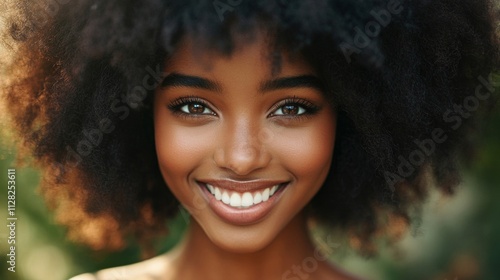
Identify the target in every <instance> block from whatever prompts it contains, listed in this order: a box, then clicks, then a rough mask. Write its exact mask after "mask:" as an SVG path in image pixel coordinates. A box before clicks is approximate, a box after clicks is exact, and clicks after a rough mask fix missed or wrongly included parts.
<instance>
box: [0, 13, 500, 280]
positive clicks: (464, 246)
mask: <svg viewBox="0 0 500 280" xmlns="http://www.w3.org/2000/svg"><path fill="white" fill-rule="evenodd" d="M0 27H1V22H0ZM5 61H6V56H5V54H4V53H3V52H2V50H1V49H0V85H1V84H2V83H1V81H2V77H3V73H5V71H6V69H5V68H4V67H2V65H4V64H3V63H2V62H5ZM499 82H500V81H499ZM497 84H498V83H497ZM498 91H499V90H498V89H497V93H498ZM496 107H497V110H495V111H494V112H493V114H492V116H491V121H490V122H489V123H487V124H484V134H483V135H484V138H483V139H482V141H481V142H480V151H479V154H478V156H477V160H476V161H475V162H474V163H473V164H472V168H470V169H468V170H467V171H466V173H465V174H466V175H465V176H464V181H463V183H462V184H461V185H460V187H459V189H458V191H457V193H456V194H455V195H454V196H452V197H449V198H448V197H443V196H441V195H440V194H439V193H436V192H433V193H432V194H431V196H430V197H429V199H428V201H427V203H426V205H425V206H424V210H423V215H422V218H421V219H420V220H418V221H417V222H418V226H417V227H415V228H414V229H413V230H412V231H411V232H410V234H408V235H407V236H406V237H405V238H404V239H403V240H402V241H401V242H399V243H397V244H396V246H392V247H389V246H384V244H382V246H384V247H383V249H382V250H381V252H380V255H379V256H378V257H376V258H371V259H365V258H362V257H360V256H357V255H356V254H355V253H353V252H352V251H351V250H350V249H349V246H348V244H347V242H345V241H344V240H343V239H338V240H337V241H335V240H334V241H335V242H336V243H335V244H336V245H335V246H334V247H333V248H330V249H332V250H330V251H331V252H332V255H331V258H332V260H333V261H334V262H336V263H337V264H339V265H340V266H341V267H344V268H345V269H347V270H348V271H351V272H352V273H353V274H355V275H359V276H362V277H365V278H366V279H408V280H412V279H415V280H417V279H436V280H445V279H446V280H455V279H456V280H465V279H499V278H498V277H499V275H500V241H499V239H500V218H499V217H500V203H498V201H500V106H499V105H497V106H496ZM7 112H8V108H3V107H1V106H0V129H1V130H0V221H4V223H5V224H7V222H6V221H7V220H6V218H7V197H6V195H7V169H9V168H16V175H17V181H16V216H17V217H18V221H17V227H16V231H17V241H16V245H17V246H16V247H17V252H16V272H15V273H12V272H9V271H8V270H7V267H8V265H7V256H6V254H7V253H8V244H7V237H8V232H7V227H6V226H0V263H1V265H0V279H8V280H60V279H68V278H69V277H71V276H73V275H76V274H80V273H83V272H88V271H96V270H99V269H102V268H106V267H112V266H118V265H124V264H129V263H133V262H137V261H138V260H139V259H140V254H139V250H138V248H137V246H136V245H135V244H133V242H131V244H130V246H128V247H127V248H125V249H124V250H122V251H120V252H116V253H106V252H93V251H90V250H89V249H87V248H85V247H83V246H80V245H78V244H74V243H71V242H69V241H68V240H66V238H65V229H64V228H62V227H60V226H58V225H57V224H55V223H54V220H53V216H52V215H51V213H50V212H49V211H48V210H47V208H46V206H45V204H44V202H43V200H42V198H41V196H40V195H39V194H38V192H37V186H38V182H39V180H40V177H39V176H40V175H39V173H38V172H37V171H36V170H34V169H32V168H29V167H25V166H20V165H19V163H18V162H17V161H16V153H15V150H14V148H13V146H14V145H13V143H12V139H11V136H10V135H11V132H10V131H8V130H7V128H6V125H7V124H6V122H7V118H6V115H5V113H7ZM183 214H184V215H179V217H177V218H176V219H175V220H174V221H171V222H170V223H169V225H168V226H169V228H170V235H169V236H168V237H164V238H162V239H161V240H159V242H158V244H157V250H158V252H159V253H161V252H165V251H168V249H170V248H171V247H172V246H174V245H175V243H176V242H177V241H178V240H179V238H180V236H182V233H183V231H184V229H185V227H186V216H185V215H186V213H183ZM117 279H120V278H119V277H118V278H117Z"/></svg>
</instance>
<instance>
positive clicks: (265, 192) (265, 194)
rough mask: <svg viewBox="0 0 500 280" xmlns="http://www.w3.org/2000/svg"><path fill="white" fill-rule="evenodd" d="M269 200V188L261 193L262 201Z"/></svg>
mask: <svg viewBox="0 0 500 280" xmlns="http://www.w3.org/2000/svg"><path fill="white" fill-rule="evenodd" d="M268 199H269V188H267V189H265V190H264V192H263V193H262V201H267V200H268Z"/></svg>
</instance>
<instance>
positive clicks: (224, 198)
mask: <svg viewBox="0 0 500 280" xmlns="http://www.w3.org/2000/svg"><path fill="white" fill-rule="evenodd" d="M229 201H231V199H230V198H229V195H228V194H227V192H226V191H224V192H223V193H222V202H224V204H229Z"/></svg>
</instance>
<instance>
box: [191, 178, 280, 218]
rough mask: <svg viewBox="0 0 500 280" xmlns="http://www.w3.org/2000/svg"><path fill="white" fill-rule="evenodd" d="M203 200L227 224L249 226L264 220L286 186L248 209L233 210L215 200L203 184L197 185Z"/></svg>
mask: <svg viewBox="0 0 500 280" xmlns="http://www.w3.org/2000/svg"><path fill="white" fill-rule="evenodd" d="M199 186H200V188H201V190H202V192H203V194H204V197H205V199H206V200H207V201H208V205H209V206H210V208H211V209H212V210H213V211H214V212H215V214H217V216H219V217H220V218H221V219H223V220H224V221H226V222H227V223H230V224H234V225H240V226H243V225H251V224H255V223H258V222H260V221H261V220H262V219H264V218H265V217H266V216H267V215H268V214H269V213H270V212H271V210H272V209H273V208H274V205H276V203H278V201H279V199H280V198H281V196H282V195H283V193H284V191H285V189H286V188H287V187H288V185H285V186H280V187H279V188H278V190H277V191H276V192H275V193H274V195H273V196H271V197H269V199H268V200H267V201H265V202H261V203H259V204H257V205H252V206H250V207H248V208H242V209H237V208H233V207H231V206H229V205H227V204H225V203H224V202H222V201H220V200H217V199H215V196H213V195H212V193H210V191H209V190H208V189H207V188H206V187H205V185H204V184H201V183H200V184H199Z"/></svg>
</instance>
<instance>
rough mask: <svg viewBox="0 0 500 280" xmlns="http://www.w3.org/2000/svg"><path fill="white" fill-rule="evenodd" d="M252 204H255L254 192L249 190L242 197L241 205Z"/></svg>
mask: <svg viewBox="0 0 500 280" xmlns="http://www.w3.org/2000/svg"><path fill="white" fill-rule="evenodd" d="M252 204H253V196H252V194H251V193H249V192H246V193H244V194H243V196H242V197H241V206H243V207H248V206H252Z"/></svg>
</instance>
